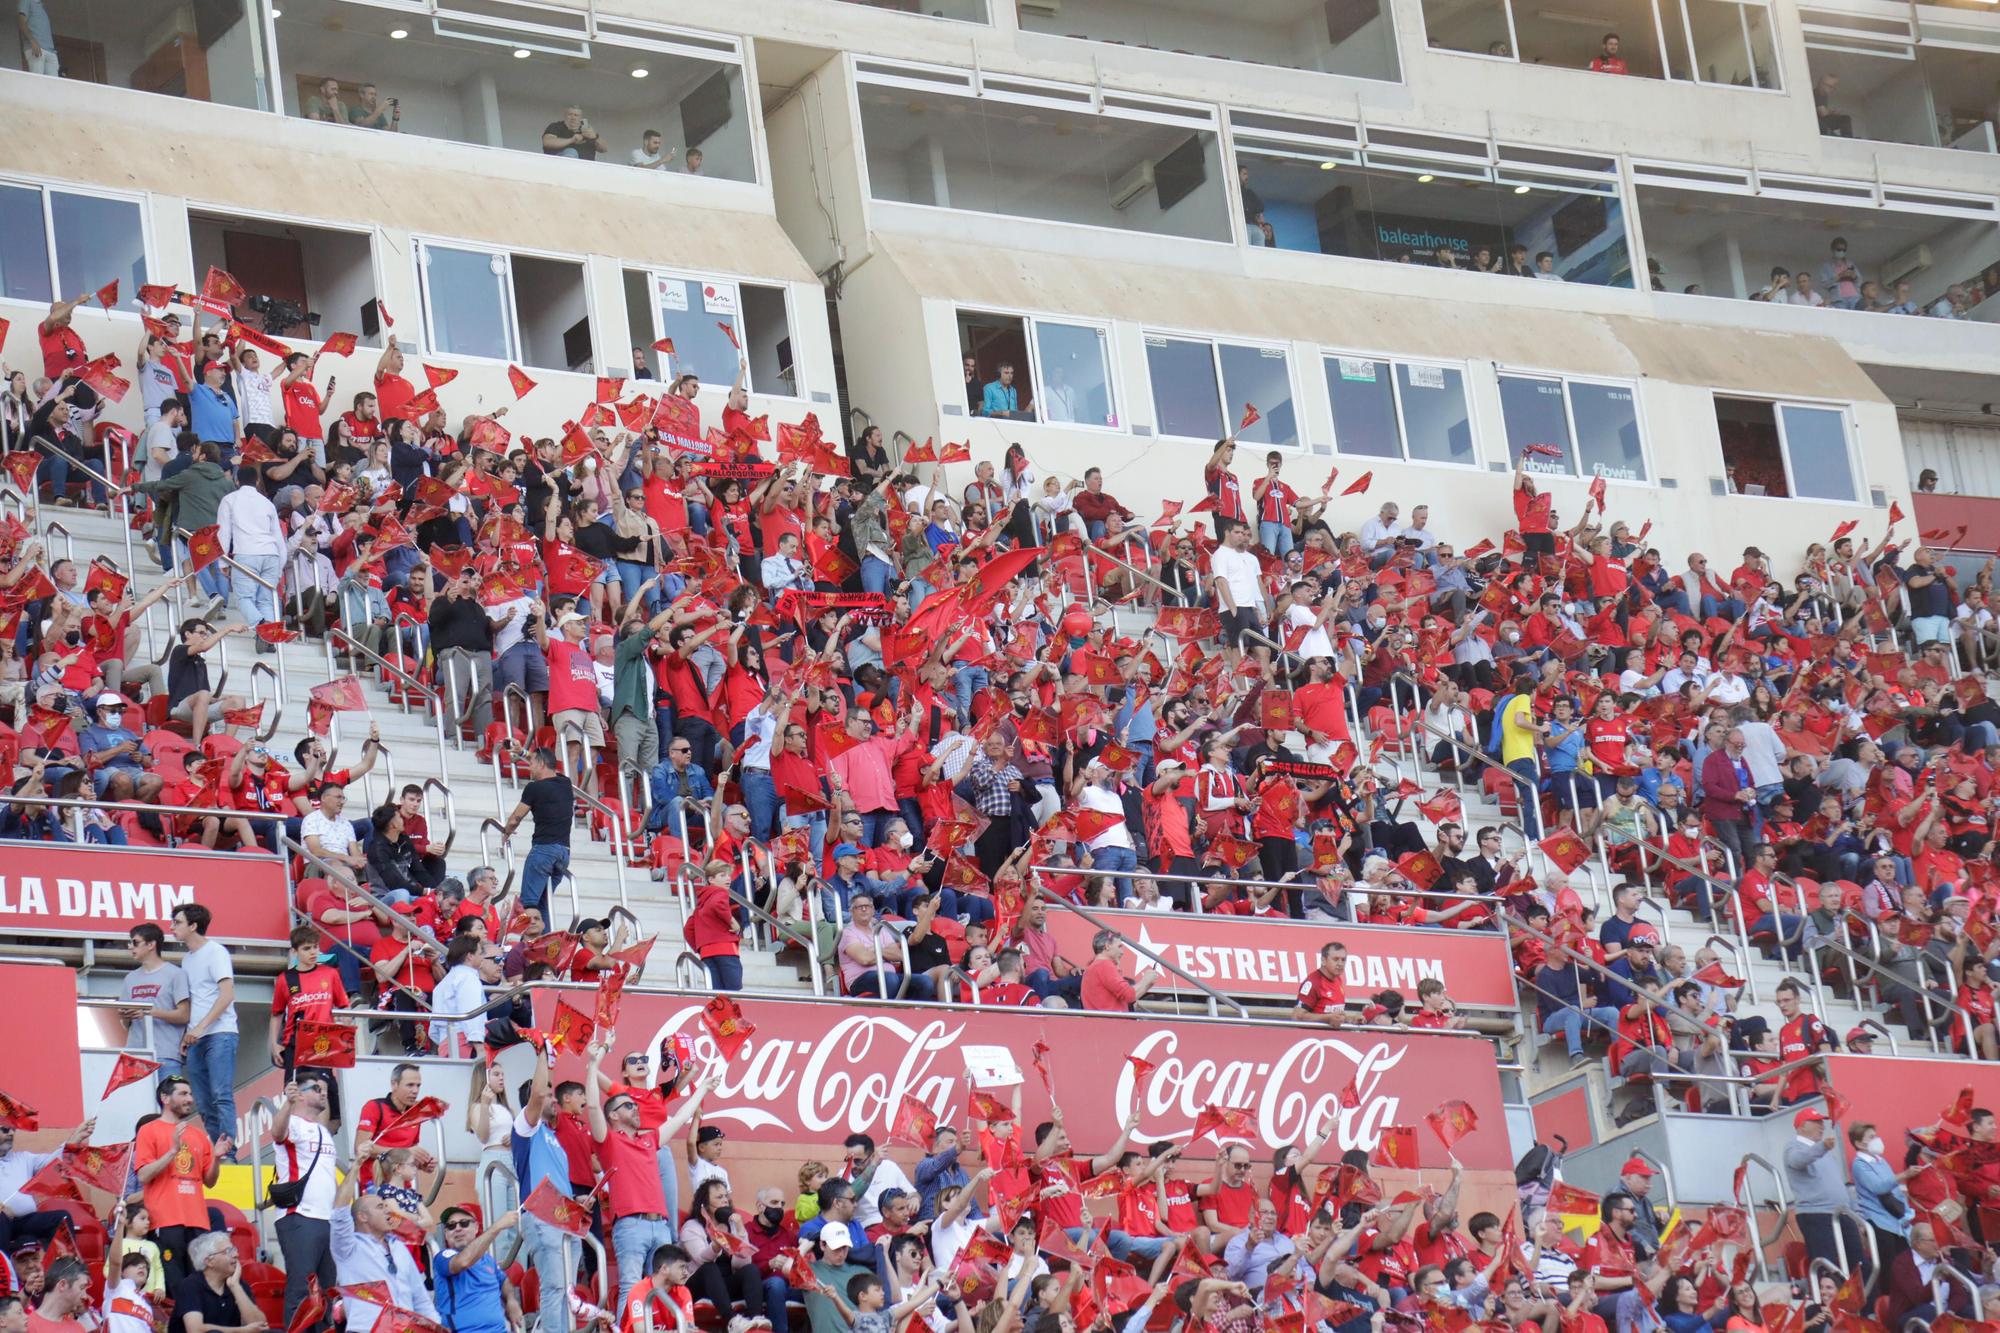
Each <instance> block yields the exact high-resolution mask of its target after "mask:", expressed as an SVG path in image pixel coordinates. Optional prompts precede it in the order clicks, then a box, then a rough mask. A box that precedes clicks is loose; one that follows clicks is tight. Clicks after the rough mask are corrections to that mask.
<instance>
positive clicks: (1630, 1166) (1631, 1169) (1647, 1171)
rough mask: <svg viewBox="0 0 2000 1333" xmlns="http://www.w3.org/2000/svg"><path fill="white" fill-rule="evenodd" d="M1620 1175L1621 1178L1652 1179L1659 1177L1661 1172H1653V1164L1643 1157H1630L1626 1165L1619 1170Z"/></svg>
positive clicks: (1626, 1160)
mask: <svg viewBox="0 0 2000 1333" xmlns="http://www.w3.org/2000/svg"><path fill="white" fill-rule="evenodd" d="M1618 1174H1619V1175H1621V1176H1647V1177H1652V1176H1656V1175H1658V1174H1659V1172H1657V1171H1655V1170H1653V1166H1652V1163H1650V1162H1648V1161H1647V1160H1646V1159H1645V1158H1643V1157H1628V1158H1626V1159H1625V1165H1623V1166H1621V1167H1619V1168H1618Z"/></svg>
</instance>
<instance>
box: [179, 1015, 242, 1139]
mask: <svg viewBox="0 0 2000 1333" xmlns="http://www.w3.org/2000/svg"><path fill="white" fill-rule="evenodd" d="M187 1076H188V1082H189V1083H191V1084H193V1090H194V1104H195V1107H196V1109H197V1110H198V1111H199V1112H200V1113H201V1125H202V1128H203V1129H206V1130H207V1131H208V1137H209V1141H210V1142H214V1141H215V1140H216V1139H218V1138H220V1137H222V1136H223V1135H224V1134H227V1135H229V1136H231V1137H232V1138H233V1137H235V1134H236V1034H235V1033H234V1032H211V1033H209V1034H208V1035H207V1036H205V1037H203V1038H201V1039H200V1040H199V1041H197V1042H195V1044H194V1045H193V1046H192V1047H191V1048H189V1050H188V1053H187Z"/></svg>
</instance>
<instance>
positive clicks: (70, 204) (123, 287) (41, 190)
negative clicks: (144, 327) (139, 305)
mask: <svg viewBox="0 0 2000 1333" xmlns="http://www.w3.org/2000/svg"><path fill="white" fill-rule="evenodd" d="M114 279H115V280H117V281H118V282H119V284H120V286H119V289H118V291H119V300H120V308H122V309H124V310H127V311H129V310H131V309H132V308H133V307H132V303H133V302H135V301H136V300H137V299H138V294H139V286H140V284H141V283H143V282H145V281H146V227H145V221H144V219H143V217H142V216H141V214H140V211H139V201H138V200H136V199H128V198H124V197H122V196H119V195H107V194H97V193H85V192H83V191H80V190H65V189H58V188H56V187H55V186H46V187H45V186H40V185H32V184H27V183H15V182H9V181H0V294H4V295H5V296H6V297H7V299H9V300H14V301H30V302H35V303H37V304H43V305H46V304H47V303H48V302H50V301H52V300H54V299H55V293H57V292H62V293H64V294H66V295H69V296H75V295H78V294H80V293H83V292H94V291H96V290H97V289H98V288H100V287H102V286H104V285H105V284H106V283H108V282H111V281H113V280H114Z"/></svg>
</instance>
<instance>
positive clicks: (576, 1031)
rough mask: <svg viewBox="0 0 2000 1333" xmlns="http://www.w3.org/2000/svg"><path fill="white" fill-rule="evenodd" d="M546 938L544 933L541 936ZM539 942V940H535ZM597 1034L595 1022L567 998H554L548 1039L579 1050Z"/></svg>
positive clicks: (555, 1043)
mask: <svg viewBox="0 0 2000 1333" xmlns="http://www.w3.org/2000/svg"><path fill="white" fill-rule="evenodd" d="M542 938H543V939H547V938H548V937H547V936H546V935H545V936H543V937H542ZM537 943H540V941H537ZM596 1035H597V1024H596V1023H594V1022H592V1021H591V1019H590V1016H589V1015H587V1014H585V1013H584V1012H583V1010H581V1009H578V1008H577V1007H576V1006H575V1005H573V1004H571V1003H570V1002H569V1001H568V1000H564V999H560V998H558V999H557V1000H556V1016H555V1020H554V1021H553V1022H551V1023H550V1024H549V1041H550V1043H551V1044H552V1045H555V1046H560V1047H563V1048H564V1049H566V1050H572V1051H581V1050H582V1049H583V1048H584V1047H586V1046H588V1045H590V1039H591V1038H592V1037H594V1036H596Z"/></svg>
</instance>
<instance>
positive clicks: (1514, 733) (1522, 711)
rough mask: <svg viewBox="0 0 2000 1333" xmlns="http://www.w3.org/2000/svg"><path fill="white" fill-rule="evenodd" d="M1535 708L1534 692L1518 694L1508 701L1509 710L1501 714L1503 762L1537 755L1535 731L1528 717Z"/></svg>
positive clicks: (1501, 752)
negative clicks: (1529, 723)
mask: <svg viewBox="0 0 2000 1333" xmlns="http://www.w3.org/2000/svg"><path fill="white" fill-rule="evenodd" d="M1534 708H1535V696H1534V695H1532V694H1517V695H1515V696H1514V697H1513V698H1511V699H1509V700H1508V701H1507V710H1506V711H1505V712H1503V713H1502V714H1501V715H1500V762H1501V763H1503V764H1511V763H1513V762H1514V761H1515V760H1517V759H1533V758H1534V757H1535V733H1534V732H1533V731H1531V730H1529V728H1528V717H1529V714H1531V713H1532V712H1534Z"/></svg>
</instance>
